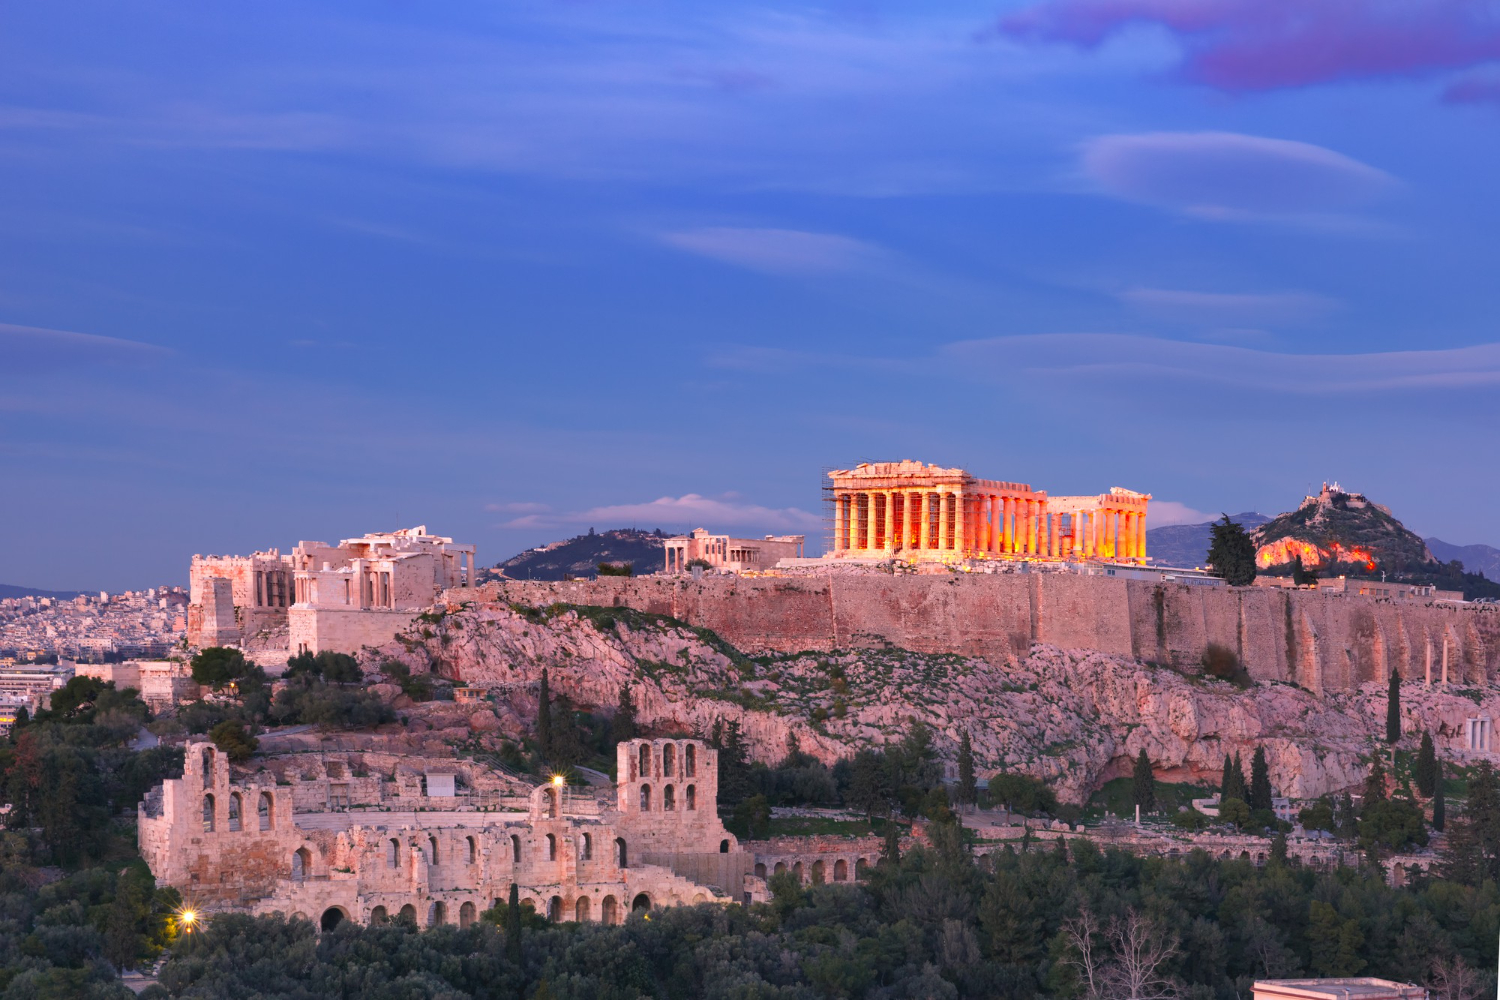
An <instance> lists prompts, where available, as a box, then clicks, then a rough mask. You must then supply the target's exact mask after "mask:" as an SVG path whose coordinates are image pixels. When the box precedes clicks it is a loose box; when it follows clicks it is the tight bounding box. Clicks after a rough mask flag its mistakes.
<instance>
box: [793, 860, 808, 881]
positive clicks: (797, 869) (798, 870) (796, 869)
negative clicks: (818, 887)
mask: <svg viewBox="0 0 1500 1000" xmlns="http://www.w3.org/2000/svg"><path fill="white" fill-rule="evenodd" d="M792 874H793V875H795V876H797V881H798V882H799V883H800V882H805V881H806V879H804V878H803V877H802V862H800V861H799V862H797V863H796V864H795V865H792Z"/></svg>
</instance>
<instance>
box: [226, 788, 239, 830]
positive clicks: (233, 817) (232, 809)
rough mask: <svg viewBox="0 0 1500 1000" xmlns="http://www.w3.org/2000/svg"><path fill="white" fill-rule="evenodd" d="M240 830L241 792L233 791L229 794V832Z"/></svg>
mask: <svg viewBox="0 0 1500 1000" xmlns="http://www.w3.org/2000/svg"><path fill="white" fill-rule="evenodd" d="M239 830H240V793H239V792H232V793H231V794H230V796H229V832H230V833H238V832H239Z"/></svg>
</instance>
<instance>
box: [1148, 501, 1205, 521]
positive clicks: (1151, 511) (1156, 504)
mask: <svg viewBox="0 0 1500 1000" xmlns="http://www.w3.org/2000/svg"><path fill="white" fill-rule="evenodd" d="M1214 517H1215V515H1213V514H1206V513H1204V512H1203V511H1201V510H1194V509H1193V508H1192V507H1189V506H1188V505H1187V504H1185V503H1179V502H1178V501H1176V500H1152V501H1151V504H1150V506H1148V507H1147V508H1146V527H1147V528H1165V527H1166V526H1167V525H1169V524H1202V523H1203V522H1204V521H1212V520H1213V519H1214Z"/></svg>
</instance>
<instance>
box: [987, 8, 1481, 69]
mask: <svg viewBox="0 0 1500 1000" xmlns="http://www.w3.org/2000/svg"><path fill="white" fill-rule="evenodd" d="M1136 25H1157V26H1160V27H1162V28H1165V29H1166V30H1168V31H1170V32H1172V33H1173V34H1174V35H1176V36H1177V37H1178V39H1179V41H1180V42H1181V43H1182V45H1183V48H1184V52H1183V65H1182V73H1183V75H1184V76H1185V77H1187V78H1188V79H1190V80H1195V81H1197V82H1199V83H1205V84H1208V85H1210V86H1213V87H1218V88H1220V89H1223V90H1229V91H1247V90H1274V89H1276V88H1279V87H1298V86H1305V85H1307V84H1315V83H1327V82H1330V81H1335V80H1347V79H1357V78H1364V77H1380V76H1417V75H1422V74H1426V73H1433V72H1438V71H1442V70H1454V69H1462V68H1464V67H1467V66H1473V65H1475V64H1477V63H1481V62H1485V61H1488V60H1490V59H1495V58H1500V18H1496V17H1495V16H1494V13H1493V9H1492V7H1491V5H1490V4H1489V3H1487V2H1485V0H1424V2H1420V3H1412V2H1407V0H1043V2H1042V3H1038V4H1035V5H1034V6H1032V7H1029V8H1027V9H1025V10H1023V11H1021V12H1020V13H1018V14H1015V15H1012V16H1011V17H1008V18H1006V19H1005V20H1004V21H1003V22H1002V23H1001V28H1002V30H1003V31H1005V32H1006V33H1007V34H1010V35H1012V36H1014V37H1019V38H1027V39H1034V40H1038V41H1054V42H1071V43H1073V44H1076V45H1082V46H1087V47H1092V46H1096V45H1099V44H1100V43H1102V42H1103V41H1105V40H1106V39H1107V38H1109V37H1110V36H1112V35H1114V34H1116V33H1118V32H1120V31H1122V30H1125V29H1127V28H1129V27H1132V26H1136Z"/></svg>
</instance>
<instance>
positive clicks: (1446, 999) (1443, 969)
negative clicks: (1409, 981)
mask: <svg viewBox="0 0 1500 1000" xmlns="http://www.w3.org/2000/svg"><path fill="white" fill-rule="evenodd" d="M1480 986H1481V983H1480V980H1479V976H1478V975H1477V974H1476V973H1475V971H1474V970H1473V969H1471V968H1470V967H1469V966H1468V964H1467V963H1466V962H1464V960H1463V957H1462V956H1459V955H1454V956H1452V957H1451V958H1446V957H1440V958H1435V959H1433V961H1432V978H1431V979H1430V980H1429V981H1428V988H1429V991H1430V993H1431V995H1432V1000H1479V997H1480Z"/></svg>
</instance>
